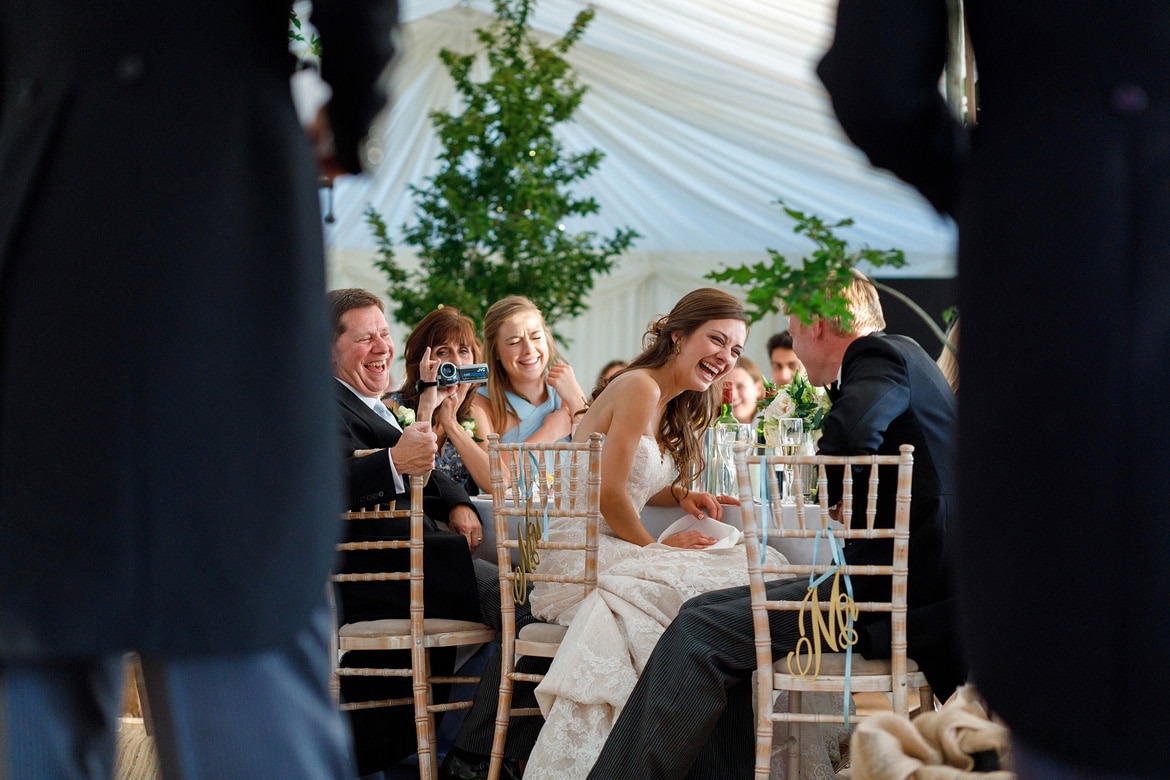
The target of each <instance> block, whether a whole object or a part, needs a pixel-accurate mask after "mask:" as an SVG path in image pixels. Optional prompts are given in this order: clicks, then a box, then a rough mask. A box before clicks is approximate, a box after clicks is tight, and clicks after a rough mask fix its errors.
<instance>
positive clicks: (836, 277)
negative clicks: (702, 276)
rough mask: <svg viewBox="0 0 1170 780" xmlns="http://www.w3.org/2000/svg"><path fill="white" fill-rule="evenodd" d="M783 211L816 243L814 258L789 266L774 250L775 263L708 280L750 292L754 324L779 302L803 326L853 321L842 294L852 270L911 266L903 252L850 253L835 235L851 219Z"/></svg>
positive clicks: (730, 271)
mask: <svg viewBox="0 0 1170 780" xmlns="http://www.w3.org/2000/svg"><path fill="white" fill-rule="evenodd" d="M781 206H783V203H781ZM783 208H784V213H785V214H787V215H788V216H789V217H791V218H792V219H794V220H795V221H796V226H795V227H794V228H793V229H792V230H793V232H794V233H798V234H803V235H806V236H808V238H809V239H810V240H811V241H812V242H813V243H814V244H816V247H817V248H816V250H815V251H814V252H813V253H812V256H811V257H805V258H803V259H802V260H801V265H800V266H799V267H797V266H793V265H789V264H788V260H787V258H785V257H784V256H783V255H781V254H780V253H779V252H777V251H776V250H775V249H769V250H768V254H769V255H770V256H771V262H770V263H767V262H764V263H756V264H755V265H751V266H747V265H744V266H740V267H738V268H726V269H724V270H722V271H712V272H711V273H709V274H707V276H706V278H708V279H713V280H714V281H716V282H729V283H730V284H733V285H736V286H739V287H747V288H749V289H748V294H747V303H748V305H749V307H754V308H749V311H748V317H749V318H750V319H751V321H752V322H756V321H758V320H760V319H762V318H763V317H764V316H765V315H767V314H769V313H772V312H779V311H780V304H783V308H784V311H785V312H786V313H788V314H795V315H796V316H797V317H799V318H800V319H801V321H802V322H806V323H807V322H812V320H813V318H814V317H819V318H824V319H831V318H833V317H841V318H842V320H841V321H842V322H843V323H848V322H849V320H851V319H852V315H851V314H850V313H849V311H848V309H847V308H846V302H845V299H844V297H843V296H842V291H843V290H844V289H845V287H846V286H848V284H849V282H850V280H851V278H852V275H851V272H852V269H853V268H854V267H855V266H857V265H858V264H860V263H868V264H869V265H871V266H873V267H875V268H877V267H881V266H890V267H893V268H901V267H902V266H904V265H905V264H906V257H905V255H904V254H903V253H902V251H901V250H900V249H887V250H884V251H883V250H879V249H869V248H868V247H866V248H863V249H859V250H857V251H854V252H850V251H849V246H848V244H847V243H846V242H845V240H844V239H842V238H840V237H839V236H837V234H836V233H834V232H833V231H834V230H836V229H837V228H843V227H849V226H850V225H852V224H853V220H852V219H843V220H841V221H839V222H834V223H832V224H827V223H825V221H824V220H822V219H821V218H820V217H818V216H816V215H815V214H813V215H810V214H805V213H803V212H800V211H797V210H795V209H790V208H788V207H787V206H783Z"/></svg>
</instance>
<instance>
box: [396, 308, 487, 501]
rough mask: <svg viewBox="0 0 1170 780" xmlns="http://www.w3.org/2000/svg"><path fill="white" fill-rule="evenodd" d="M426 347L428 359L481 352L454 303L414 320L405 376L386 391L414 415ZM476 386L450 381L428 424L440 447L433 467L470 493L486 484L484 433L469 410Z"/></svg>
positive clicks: (459, 360) (459, 361)
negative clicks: (481, 433)
mask: <svg viewBox="0 0 1170 780" xmlns="http://www.w3.org/2000/svg"><path fill="white" fill-rule="evenodd" d="M427 349H430V350H431V358H432V359H434V360H436V361H439V362H444V363H454V364H455V365H457V366H466V365H469V364H471V363H477V362H479V360H480V358H481V355H482V353H481V351H480V345H479V339H477V338H476V337H475V323H474V322H473V321H472V320H471V318H470V317H468V316H467V315H466V314H464V313H462V312H461V311H459V310H458V309H454V308H452V307H450V306H444V307H441V308H438V309H435V310H434V311H432V312H431V313H430V314H428V315H426V316H425V317H423V318H422V319H421V320H419V321H418V324H417V325H415V326H414V329H413V330H411V331H410V335H409V336H407V337H406V348H405V352H404V355H403V358H404V359H405V361H406V379H405V380H404V381H403V383H402V386H401V387H400V388H399V389H398V390H397V391H396V392H394V393H391V395H390V396H389V397H390V398H391V399H392V400H393V401H394V402H395V403H396V404H397V405H398V406H399V407H402V408H407V409H411V410H412V411H414V412H415V415H416V419H417V415H418V411H419V398H420V389H421V388H420V386H419V384H418V382H419V365H420V364H421V363H422V360H423V356H424V354H425V353H426V350H427ZM475 387H476V386H475V385H474V384H467V383H461V384H457V385H455V386H454V388H453V390H452V391H451V392H449V393H446V394H443V395H442V397H441V398H440V401H439V403H438V404H436V405H435V407H434V412H432V414H431V429H432V430H433V431H434V432H435V436H436V438H437V445H438V448H439V455H438V458H437V459H436V461H435V469H436V470H438V471H442V472H443V473H444V474H446V475H447V476H449V477H451V479H453V480H455V482H457V483H459V484H460V485H462V486H463V487H464V489H466V490H467V492H468V494H469V495H477V494H479V493H481V492H487V491H488V490H490V489H491V475H490V474H489V472H488V459H487V453H486V452H484V450H483V448H481V447H480V446H479V443H478V442H477V441H476V439H481V438H483V437H482V436H480V435H479V431H478V428H479V426H478V423H477V422H476V420H475V418H474V417H473V415H472V404H473V403H474V399H475V392H474V388H475Z"/></svg>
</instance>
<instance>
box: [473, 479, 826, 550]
mask: <svg viewBox="0 0 1170 780" xmlns="http://www.w3.org/2000/svg"><path fill="white" fill-rule="evenodd" d="M471 503H472V504H473V505H474V506H475V509H476V511H477V512H479V518H480V520H481V521H482V522H483V542H482V543H481V544H480V545H479V547H478V548H476V551H475V557H476V558H481V559H483V560H485V561H490V562H491V563H495V562H496V524H495V520H494V518H495V513H494V512H493V511H492V499H491V496H486V495H481V496H475V497H473V498H472V499H471ZM804 512H805V524H806V527H811V528H815V527H817V525H819V523H820V516H821V513H820V507H818V506H816V505H814V504H806V505H805V507H804ZM684 514H686V513H685V512H683V510H682V509H679V508H678V507H677V506H674V507H662V506H647V507H646V508H645V509H643V510H642V524H643V525H645V526H646V530H647V531H649V532H650V534H651V535H652V536H653V537H654V538H655V539H657V538H658V536H659V534H661V533H662V532H663V531H664V530H666V529H667V528H668V527H669V526H670V524H671V523H673V522H674V521H676V520H678V519H679V518H680V517H682V516H683V515H684ZM757 516H758V515H757ZM783 517H784V526H785V527H786V528H798V527H799V526H798V525H797V519H796V507H795V505H792V504H787V505H785V506H784V508H783ZM509 522H510V525H511V527H510V529H509V533H510V534H511V535H512V536H513V537H514V536H515V534H516V524H517V523H518V522H519V518H515V517H514V518H510V520H509ZM723 522H725V523H727V524H728V525H732V526H735V527H736V528H738V529H739V530H741V531H742V530H743V520H742V519H741V517H740V510H739V507H738V506H731V505H725V506H724V507H723ZM835 525H836V526H838V527H839V525H838V524H837V523H835V522H830V526H835ZM814 545H815V542H814V540H812V539H781V538H778V537H776V536H774V535H769V536H768V546H770V547H774V548H775V549H777V550H779V551H780V552H781V553H782V554H783V555H784V557H785V558H787V559H788V561H789V562H790V563H812V562H813V549H814ZM512 559H513V564H516V563H518V562H519V559H518V557H517V554H516V552H515V551H513V554H512ZM817 560H818V562H820V563H829V562H830V561H831V560H832V553H831V552H830V550H829V546H828V545H827V544H825V543H824V542H822V543H821V544H820V546H819V548H817Z"/></svg>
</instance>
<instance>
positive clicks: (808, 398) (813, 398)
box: [756, 373, 832, 441]
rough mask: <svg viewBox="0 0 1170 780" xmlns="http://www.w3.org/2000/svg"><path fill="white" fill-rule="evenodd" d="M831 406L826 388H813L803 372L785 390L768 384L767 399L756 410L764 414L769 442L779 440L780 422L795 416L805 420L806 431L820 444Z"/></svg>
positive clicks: (763, 399) (785, 386) (764, 431)
mask: <svg viewBox="0 0 1170 780" xmlns="http://www.w3.org/2000/svg"><path fill="white" fill-rule="evenodd" d="M831 406H832V403H831V402H830V401H829V395H828V393H826V392H825V390H824V388H820V387H813V386H812V385H811V384H809V382H808V380H807V379H806V378H805V377H804V375H803V374H799V373H798V374H797V375H796V376H794V377H793V378H792V381H791V382H789V383H788V384H786V385H784V387H780V388H777V387H776V386H775V385H773V384H772V383H770V382H765V383H764V396H763V397H762V398H761V399H760V400H759V401H757V402H756V408H757V409H759V410H760V411H762V412H763V413H764V418H763V422H762V423H761V427H762V429H763V433H764V439H765V440H766V441H774V440H775V438H776V431H777V429H778V428H779V423H778V422H777V421H778V420H781V419H786V418H791V417H798V418H800V419H801V420H804V430H805V432H806V433H811V434H812V439H813V441H816V440H817V439H819V438H820V437H821V428H823V427H824V424H825V418H826V417H828V415H829V409H830V408H831Z"/></svg>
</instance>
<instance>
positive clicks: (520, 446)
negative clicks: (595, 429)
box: [488, 433, 605, 778]
mask: <svg viewBox="0 0 1170 780" xmlns="http://www.w3.org/2000/svg"><path fill="white" fill-rule="evenodd" d="M499 438H500V437H499V436H498V435H497V434H494V433H493V434H488V466H489V468H490V472H491V479H492V513H493V515H494V520H495V526H496V554H497V561H498V563H499V568H500V616H501V626H502V628H501V650H500V663H501V670H500V699H499V705H498V709H497V710H496V729H495V736H494V740H493V743H492V752H491V764H490V768H489V775H488V776H489V777H491V778H496V777H499V776H500V775H499V772H500V767H501V766H502V763H503V758H504V744H505V740H506V738H507V732H508V721H509V718H511V717H517V716H526V715H529V716H534V715H540V710H539V709H538V708H513V707H512V692H513V688H514V687H515V683H517V682H521V681H523V682H534V683H535V682H539V681H540V680H541V679H543V675H540V674H530V673H524V672H520V671H517V669H516V659H517V658H519V657H521V656H527V657H538V658H549V659H551V658H552V657H553V656H554V655H556V651H557V648H558V647H559V646H560V643H561V640H562V639H563V638H564V636H565V632H566V631H567V630H568V628H567V626H562V625H559V624H556V623H541V622H533V623H529V624H528V625H526V626H524V627H523V628H522V629H521V630H520V632H519V633H517V632H516V614H515V605H516V604H517V603H521V604H522V603H524V601H525V600H526V599H527V598H528V590H529V585H530V584H531V583H534V582H563V583H571V584H580V585H581V587H582V588H583V589H584V592H585V594H588V593H590V592H592V591H593V590H594V588H596V587H597V548H598V541H597V537H598V532H599V530H598V529H599V527H600V523H601V445H602V443H603V442H604V440H605V437H604V436H603V435H602V434H600V433H594V434H592V435H591V436H590V437H589V440H588V441H585V442H553V443H548V444H529V443H509V444H504V443H501V442H500V440H499ZM562 523H564V524H572V525H573V526H574V527H575V526H577V525H580V526H581V527H583V528H584V533H583V534H577V535H574V536H573V539H574V541H557V540H550V539H549V529H550V528H553V527H556V526H557V525H558V524H562ZM513 529H514V530H513ZM550 550H558V551H559V550H570V551H579V552H580V561H581V567H580V570H579V571H575V572H574V573H572V574H557V575H552V574H542V573H541V572H540V571H539V569H538V565H539V563H540V555H541V552H542V551H550ZM516 561H518V563H516ZM574 565H575V563H574Z"/></svg>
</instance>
